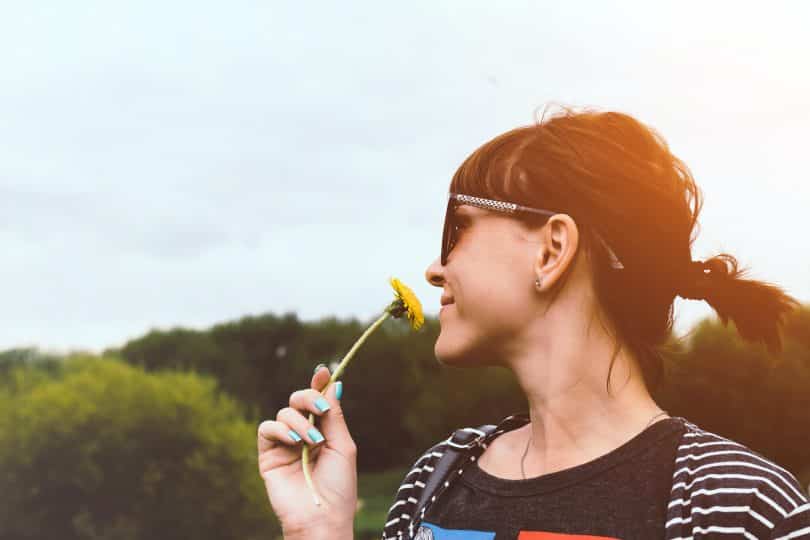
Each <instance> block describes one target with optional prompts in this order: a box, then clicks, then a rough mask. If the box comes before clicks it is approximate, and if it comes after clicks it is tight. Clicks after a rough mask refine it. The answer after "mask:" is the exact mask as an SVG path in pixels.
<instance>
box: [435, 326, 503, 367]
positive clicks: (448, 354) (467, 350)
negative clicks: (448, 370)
mask: <svg viewBox="0 0 810 540" xmlns="http://www.w3.org/2000/svg"><path fill="white" fill-rule="evenodd" d="M448 338H449V336H444V338H442V334H439V338H438V339H437V340H436V345H434V347H433V354H434V355H435V356H436V360H438V361H439V363H440V364H442V365H445V366H452V367H474V366H485V365H489V363H490V362H487V359H486V358H483V357H482V355H481V354H479V353H477V352H476V350H475V348H471V347H470V346H469V343H465V342H460V341H458V340H456V341H453V340H451V339H448Z"/></svg>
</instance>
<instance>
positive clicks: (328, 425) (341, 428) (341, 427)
mask: <svg viewBox="0 0 810 540" xmlns="http://www.w3.org/2000/svg"><path fill="white" fill-rule="evenodd" d="M329 377H330V375H329V368H327V367H326V366H324V367H322V368H320V369H319V370H318V371H316V372H315V374H314V375H312V382H311V384H310V386H311V388H314V389H315V390H317V391H319V392H321V393H322V394H323V396H324V399H326V401H327V402H329V410H328V411H327V412H326V414H324V415H322V416H320V417H318V416H316V417H315V418H316V419H317V420H318V426H319V427H318V429H320V431H321V433H323V436H324V437H325V438H326V443H325V444H326V445H327V446H329V447H331V448H334V449H335V450H337V451H339V452H340V453H341V454H343V455H349V454H351V453H354V452H356V447H355V444H354V440H352V436H351V433H349V427H348V426H347V425H346V418H345V417H344V416H343V409H342V408H341V406H340V400H339V399H337V396H335V390H336V389H337V381H335V382H333V383H331V384H329V387H328V388H327V389H326V391H325V392H324V391H323V389H324V387H325V386H326V385H327V383H329Z"/></svg>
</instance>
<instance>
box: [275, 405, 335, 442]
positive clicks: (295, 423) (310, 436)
mask: <svg viewBox="0 0 810 540" xmlns="http://www.w3.org/2000/svg"><path fill="white" fill-rule="evenodd" d="M276 420H278V421H279V422H284V423H285V424H287V425H288V426H290V428H292V429H293V430H295V432H296V433H298V435H300V436H301V437H302V438H303V439H304V442H305V443H307V444H308V445H310V446H315V445H318V444H323V443H324V442H325V439H326V435H325V434H324V433H323V432H322V430H321V429H320V428H318V427H316V426H315V425H314V424H312V423H311V422H310V421H309V419H308V418H307V417H305V416H304V415H303V414H301V411H299V410H298V409H293V408H292V407H284V408H283V409H281V410H280V411H278V414H277V415H276Z"/></svg>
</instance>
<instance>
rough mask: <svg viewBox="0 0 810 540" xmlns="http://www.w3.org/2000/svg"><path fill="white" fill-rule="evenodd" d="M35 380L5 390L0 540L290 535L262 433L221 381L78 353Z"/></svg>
mask: <svg viewBox="0 0 810 540" xmlns="http://www.w3.org/2000/svg"><path fill="white" fill-rule="evenodd" d="M36 369H37V368H35V367H18V368H15V370H14V371H16V373H12V375H13V377H16V378H17V379H20V378H24V377H21V373H20V372H19V370H36ZM29 379H30V380H33V381H35V383H34V384H28V385H22V386H17V387H16V388H11V387H10V386H6V387H4V388H2V389H0V493H3V504H2V505H0V538H2V539H4V540H5V539H8V540H11V539H14V540H25V539H33V538H49V537H54V535H57V536H58V537H59V538H62V539H67V540H72V539H76V540H79V539H82V540H84V539H88V540H89V539H100V538H104V539H120V540H123V539H133V540H134V539H141V538H143V539H146V538H149V539H151V538H164V539H170V538H178V539H180V538H183V539H185V538H194V539H196V540H200V539H206V538H210V539H212V540H213V539H217V540H220V539H228V538H234V539H236V538H238V539H251V538H256V539H259V538H273V536H274V534H277V533H278V531H279V529H280V528H279V526H278V522H277V520H276V519H275V517H274V516H273V515H272V513H271V511H270V509H269V508H268V506H267V502H266V495H265V494H264V486H263V484H262V482H261V478H259V475H258V472H257V465H256V448H255V444H256V442H255V437H256V426H254V425H251V424H249V423H247V422H245V421H244V420H243V419H242V416H243V414H244V411H243V410H242V409H241V407H240V406H239V405H238V404H237V403H236V402H235V401H234V400H233V399H231V398H229V397H227V396H225V395H223V394H221V393H220V392H218V390H217V385H216V382H215V380H214V379H213V378H210V377H202V376H199V375H196V374H192V373H170V372H166V373H159V374H147V373H145V372H144V371H143V370H142V369H140V368H137V367H133V366H129V365H127V364H124V363H123V362H120V361H117V360H113V359H106V358H95V357H90V356H75V357H71V358H68V359H67V360H66V361H65V362H64V363H63V366H62V372H61V373H60V375H59V376H58V377H54V378H50V379H48V378H43V377H33V378H29Z"/></svg>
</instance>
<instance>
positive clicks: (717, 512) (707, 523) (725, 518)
mask: <svg viewBox="0 0 810 540" xmlns="http://www.w3.org/2000/svg"><path fill="white" fill-rule="evenodd" d="M808 516H810V507H808V498H807V494H806V493H805V492H804V491H803V490H802V488H801V486H800V485H799V482H798V481H797V480H796V478H795V477H794V476H793V475H792V474H791V473H790V472H789V471H787V470H786V469H784V468H782V467H780V466H779V465H777V464H775V463H773V462H772V461H770V460H768V459H767V458H765V457H763V456H762V455H760V454H758V453H756V452H754V451H752V450H751V449H749V448H748V447H746V446H744V445H742V444H739V443H736V442H734V441H731V440H729V439H726V438H724V437H721V436H719V435H716V434H714V433H711V432H707V431H703V430H701V429H699V428H697V427H696V426H694V425H691V426H690V430H688V431H687V432H686V433H685V434H684V436H683V439H682V441H681V445H680V446H679V447H678V453H677V457H676V459H675V471H674V474H673V487H672V497H671V499H670V503H669V508H668V514H667V523H666V527H667V531H668V533H669V534H668V536H667V537H668V538H691V537H695V538H698V537H702V536H704V535H708V536H709V537H712V538H714V537H715V536H717V537H723V538H746V539H749V540H755V539H761V538H769V539H772V538H782V539H785V540H787V539H791V540H792V539H801V540H810V527H808V519H809V518H808Z"/></svg>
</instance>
